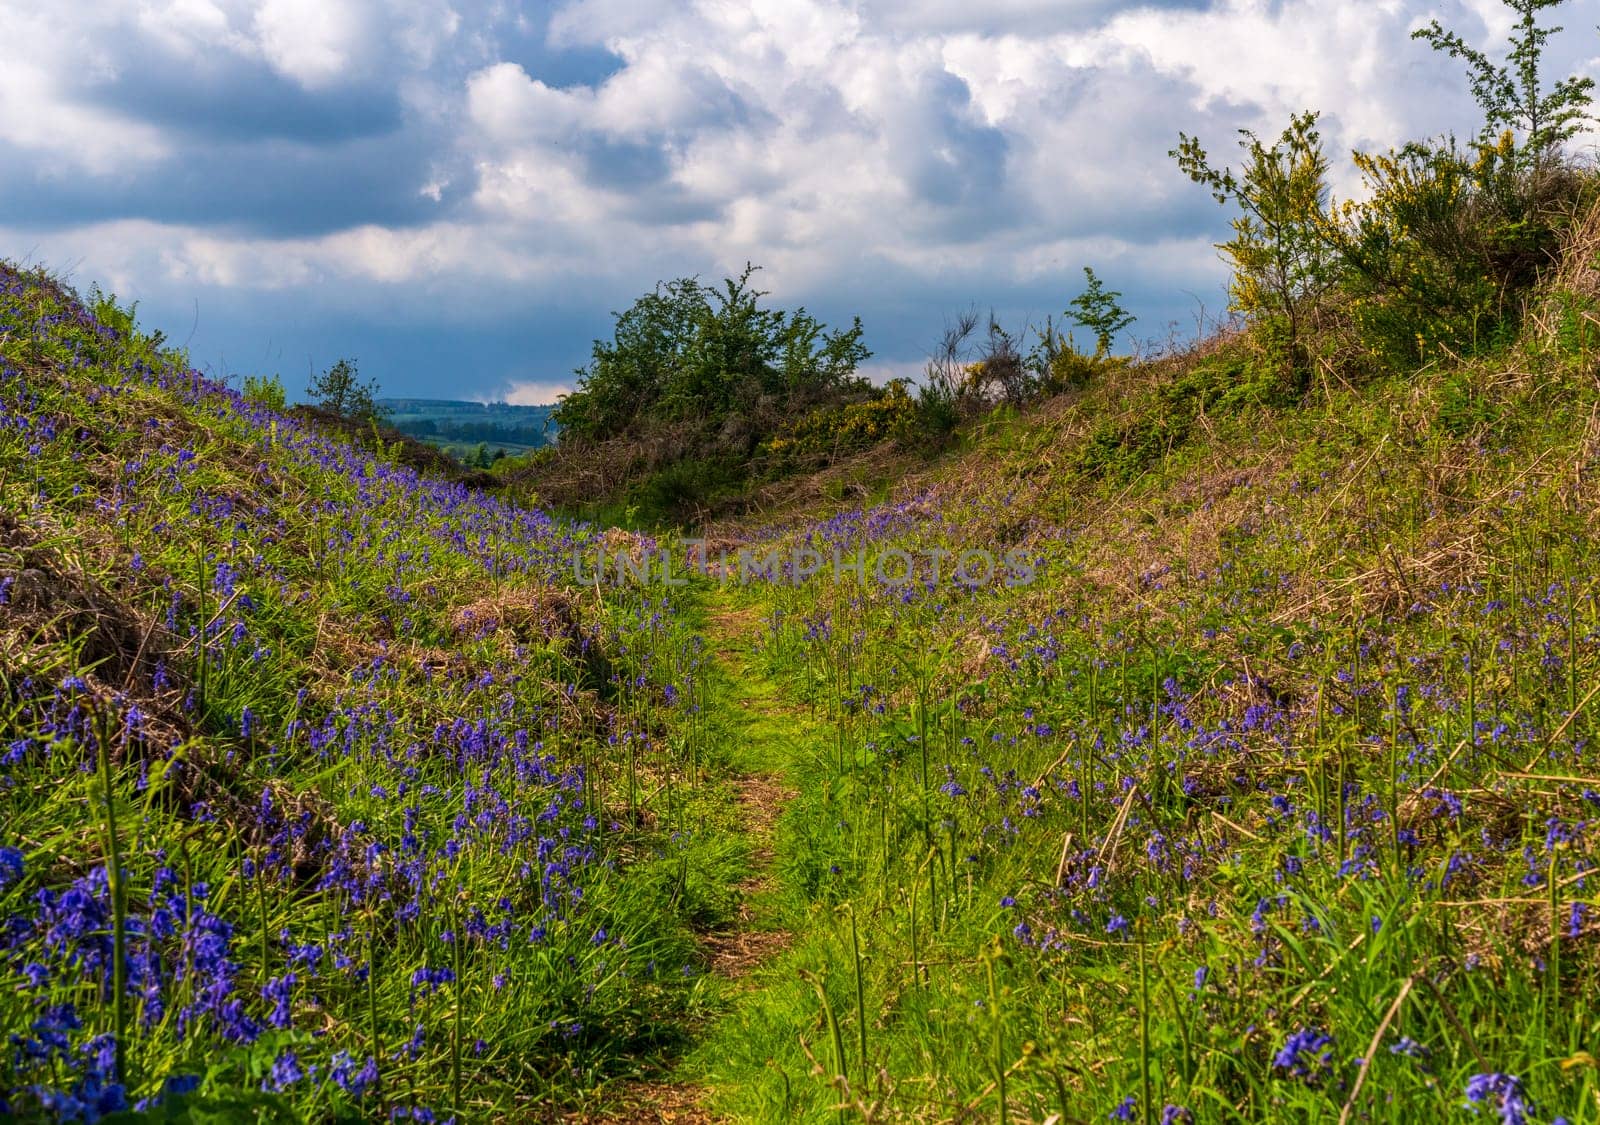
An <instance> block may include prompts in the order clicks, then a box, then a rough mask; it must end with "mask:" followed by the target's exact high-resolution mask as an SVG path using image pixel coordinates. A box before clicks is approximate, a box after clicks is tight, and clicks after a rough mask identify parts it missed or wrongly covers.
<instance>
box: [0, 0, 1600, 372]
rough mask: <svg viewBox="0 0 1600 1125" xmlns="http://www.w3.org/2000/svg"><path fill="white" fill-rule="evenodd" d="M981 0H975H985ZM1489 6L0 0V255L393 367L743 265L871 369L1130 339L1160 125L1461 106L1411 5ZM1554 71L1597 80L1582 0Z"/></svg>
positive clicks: (1162, 183) (1196, 193) (594, 313)
mask: <svg viewBox="0 0 1600 1125" xmlns="http://www.w3.org/2000/svg"><path fill="white" fill-rule="evenodd" d="M980 11H981V12H982V14H981V15H978V14H974V13H977V12H980ZM1435 15H1437V16H1439V17H1440V18H1441V19H1442V20H1443V21H1444V22H1445V23H1446V24H1447V25H1450V26H1454V27H1456V28H1458V29H1459V30H1460V31H1461V32H1462V33H1463V34H1464V35H1466V36H1467V37H1468V39H1469V40H1471V41H1473V42H1475V43H1478V44H1480V45H1482V46H1484V47H1486V48H1494V49H1498V46H1497V45H1498V44H1499V43H1501V42H1502V41H1503V39H1504V36H1505V34H1506V32H1507V31H1508V30H1509V26H1510V23H1509V19H1508V14H1507V11H1506V9H1505V8H1504V7H1503V6H1501V5H1500V4H1499V3H1498V0H1439V2H1438V3H1429V2H1427V0H1350V2H1340V3H1334V2H1332V0H1273V2H1267V0H1161V2H1159V3H1156V4H1142V5H1130V4H1123V3H1118V2H1115V0H989V2H988V3H986V4H977V3H973V2H971V0H925V2H921V3H917V2H914V0H881V2H867V0H861V2H856V3H849V2H844V0H698V2H671V3H667V2H664V3H647V2H643V0H571V2H564V3H547V4H539V3H517V2H515V0H259V2H254V3H252V2H248V0H5V2H4V3H3V4H0V256H4V257H9V258H11V259H13V260H19V261H30V262H39V263H44V264H46V265H47V266H49V267H50V268H52V269H53V270H55V271H56V272H58V273H60V274H63V275H65V276H66V277H67V278H68V279H69V280H71V281H72V282H73V283H74V284H76V285H78V286H80V287H81V288H87V286H88V285H89V284H90V283H91V282H98V283H100V284H101V285H102V286H105V287H107V288H110V289H112V290H113V291H115V292H116V293H118V294H119V295H122V296H125V297H128V298H136V299H137V300H138V301H139V302H140V318H141V320H142V321H143V322H144V323H145V324H146V325H148V326H152V327H160V328H162V329H163V330H164V331H166V333H167V335H168V336H169V337H170V338H171V339H173V340H174V341H176V342H179V343H183V342H187V344H188V347H189V349H190V353H191V356H192V358H193V360H194V361H195V363H196V364H197V365H199V366H202V367H204V368H206V369H208V370H210V371H212V372H213V373H215V374H219V375H220V374H230V373H271V372H280V373H281V374H282V375H283V376H284V379H285V382H286V384H287V385H288V386H289V388H290V390H291V392H297V391H298V390H299V389H300V388H301V387H303V386H304V382H305V378H306V376H307V374H308V372H309V371H311V370H312V369H314V368H315V369H321V368H323V367H326V366H327V365H328V364H330V363H331V362H333V361H334V360H335V359H337V358H339V357H341V356H353V357H356V358H357V359H358V360H359V362H360V365H361V370H362V373H363V374H365V375H373V376H376V377H377V378H378V379H379V381H380V382H381V384H382V386H383V388H384V390H385V392H386V393H390V394H409V395H433V396H437V397H480V398H481V397H490V398H493V397H502V396H508V397H510V398H511V399H512V400H513V401H525V402H538V401H548V400H549V399H550V398H552V397H553V395H554V394H555V393H557V391H558V390H559V389H560V388H562V387H563V386H566V385H570V380H571V371H572V368H573V367H574V366H576V365H577V364H579V363H581V362H582V361H583V360H584V359H585V357H586V355H587V352H588V347H589V342H590V340H591V339H592V338H593V337H595V336H596V335H602V334H606V331H607V328H608V326H609V324H610V313H611V311H612V310H615V309H619V308H622V307H625V306H626V305H627V304H628V303H630V302H631V300H632V298H633V297H635V296H637V295H638V294H639V293H641V292H643V291H645V290H647V289H649V288H650V287H651V286H652V285H653V284H654V283H655V282H656V280H657V279H660V278H666V277H677V276H684V275H690V274H697V275H700V276H701V277H702V278H706V279H715V278H717V277H720V276H722V275H723V274H726V273H728V272H733V271H737V270H738V268H739V267H740V266H741V265H742V264H743V263H744V262H746V261H753V262H755V263H757V264H758V265H761V266H763V267H764V269H763V272H762V274H761V275H760V276H761V280H762V285H763V287H764V288H766V289H768V290H770V291H771V292H772V294H773V298H772V299H773V300H774V301H776V302H779V303H782V304H784V305H794V304H804V305H805V306H806V307H807V308H809V309H810V310H811V311H812V312H814V313H816V314H817V315H818V316H820V317H822V318H823V319H825V320H829V321H843V322H848V319H849V317H850V316H852V315H859V316H860V317H861V318H862V320H863V322H864V324H865V326H866V330H867V339H868V342H869V344H870V346H871V347H872V348H873V350H874V352H875V353H876V355H875V358H874V360H873V365H874V370H875V372H876V373H877V374H879V375H887V374H892V373H899V372H903V371H910V370H913V369H915V368H916V367H917V366H919V360H920V357H921V356H922V355H924V354H925V352H926V349H927V348H928V346H929V345H930V344H931V342H932V341H933V340H934V339H935V338H937V336H938V334H939V331H940V328H941V326H942V324H943V323H944V322H945V320H946V319H947V318H948V317H949V316H951V315H953V314H954V313H957V312H959V311H960V310H962V309H964V308H966V307H968V306H971V305H977V306H979V307H980V308H983V309H990V308H993V309H994V310H995V311H996V312H997V313H998V314H999V315H1000V316H1001V318H1002V320H1004V321H1006V322H1008V323H1010V324H1011V325H1012V326H1014V327H1017V326H1021V325H1022V324H1024V323H1028V322H1035V323H1036V322H1040V321H1042V320H1043V318H1044V316H1045V315H1046V314H1049V313H1056V314H1058V315H1059V313H1060V311H1061V309H1062V308H1063V307H1064V306H1065V303H1066V301H1067V300H1068V299H1070V298H1071V296H1072V295H1073V294H1075V293H1076V292H1077V291H1078V289H1079V288H1081V282H1082V274H1081V269H1082V267H1083V266H1084V265H1086V264H1087V265H1093V266H1094V267H1095V268H1096V270H1097V271H1098V272H1099V273H1100V274H1101V275H1102V276H1103V277H1104V278H1105V279H1106V281H1107V282H1108V284H1110V285H1111V286H1112V287H1113V288H1117V289H1121V290H1122V291H1123V292H1124V293H1125V294H1126V297H1127V301H1126V303H1127V304H1129V306H1130V307H1131V308H1132V309H1133V311H1135V312H1136V313H1137V314H1138V315H1139V318H1140V319H1139V323H1138V325H1137V326H1136V327H1135V329H1134V334H1135V335H1137V336H1139V337H1142V338H1166V337H1168V336H1169V335H1170V334H1171V333H1172V332H1174V331H1176V332H1177V333H1178V334H1180V335H1187V334H1190V333H1192V332H1193V331H1194V330H1195V324H1196V319H1197V314H1198V313H1199V311H1200V310H1202V309H1203V310H1204V311H1205V312H1206V313H1207V314H1212V315H1214V314H1215V313H1217V312H1219V311H1221V308H1222V306H1223V304H1224V298H1223V295H1222V282H1223V276H1224V271H1223V268H1222V266H1221V265H1220V263H1219V262H1218V260H1217V256H1216V251H1215V250H1214V249H1213V246H1212V244H1213V243H1214V242H1216V241H1217V240H1219V239H1220V238H1223V237H1225V236H1226V219H1227V216H1226V214H1225V213H1224V212H1223V211H1222V210H1221V209H1219V208H1217V207H1216V206H1215V205H1214V204H1213V203H1212V201H1211V199H1210V197H1209V196H1208V195H1207V194H1206V193H1205V192H1204V191H1203V190H1201V189H1200V188H1198V187H1196V186H1194V185H1192V184H1190V183H1189V182H1188V181H1187V180H1186V179H1185V178H1184V177H1183V176H1182V175H1181V174H1180V173H1178V171H1177V170H1176V168H1175V166H1174V165H1173V163H1172V161H1171V160H1170V159H1169V158H1168V157H1167V155H1166V154H1167V150H1168V149H1170V148H1171V147H1173V144H1174V142H1175V140H1176V137H1177V133H1178V131H1179V130H1183V131H1186V132H1189V133H1197V134H1199V135H1200V136H1201V137H1202V138H1203V139H1205V140H1206V141H1207V142H1208V143H1209V144H1210V145H1211V146H1212V148H1213V151H1214V152H1216V153H1218V154H1222V153H1226V152H1228V151H1229V150H1231V148H1232V138H1233V136H1234V130H1236V129H1238V128H1241V127H1249V128H1254V129H1257V130H1258V131H1270V132H1272V133H1276V132H1277V131H1278V130H1279V129H1281V128H1282V126H1283V124H1284V123H1285V121H1286V119H1287V116H1288V114H1289V113H1291V112H1293V111H1295V110H1298V109H1302V108H1319V109H1321V110H1322V111H1323V114H1324V132H1325V135H1326V136H1327V138H1328V140H1329V147H1330V151H1331V152H1332V153H1333V154H1334V156H1335V158H1336V159H1335V164H1336V168H1337V169H1338V175H1339V177H1340V180H1339V189H1340V191H1341V192H1346V193H1347V192H1349V191H1351V190H1354V188H1355V187H1356V185H1355V184H1353V183H1351V182H1350V180H1349V178H1348V177H1349V172H1348V170H1347V164H1348V162H1347V161H1346V160H1344V159H1343V158H1342V154H1344V153H1347V152H1348V151H1349V150H1350V149H1352V148H1373V147H1382V146H1387V145H1390V144H1394V143H1397V142H1400V141H1403V140H1405V139H1408V138H1411V137H1420V136H1428V135H1433V134H1438V133H1441V132H1444V131H1447V130H1455V131H1456V132H1458V133H1460V134H1470V133H1471V132H1472V131H1473V130H1474V128H1475V125H1476V122H1477V116H1476V113H1475V111H1474V109H1473V106H1472V104H1471V102H1470V100H1469V99H1468V97H1467V95H1466V93H1465V83H1464V82H1463V80H1462V76H1461V73H1460V71H1459V68H1458V64H1457V63H1455V62H1454V61H1453V60H1450V59H1448V58H1445V57H1443V56H1440V55H1435V54H1433V53H1432V52H1430V51H1429V50H1428V49H1427V47H1426V45H1424V44H1421V43H1416V42H1412V41H1410V40H1409V39H1408V38H1407V34H1408V32H1409V31H1410V30H1411V29H1413V28H1414V27H1416V26H1418V25H1420V24H1422V23H1425V22H1426V21H1427V19H1428V18H1429V17H1431V16H1435ZM1557 16H1558V17H1559V22H1562V23H1564V24H1566V25H1567V27H1568V29H1569V30H1568V32H1567V33H1566V34H1565V35H1563V36H1562V37H1560V39H1559V41H1558V43H1557V44H1556V46H1555V48H1554V50H1553V51H1552V55H1553V56H1554V58H1553V63H1554V66H1555V68H1558V69H1560V70H1561V71H1562V72H1563V73H1569V72H1571V71H1573V70H1581V71H1584V72H1587V73H1589V74H1596V75H1600V35H1597V34H1596V31H1595V27H1594V25H1595V24H1596V23H1600V0H1570V2H1569V3H1568V4H1567V6H1566V7H1564V8H1562V9H1559V10H1558V12H1557Z"/></svg>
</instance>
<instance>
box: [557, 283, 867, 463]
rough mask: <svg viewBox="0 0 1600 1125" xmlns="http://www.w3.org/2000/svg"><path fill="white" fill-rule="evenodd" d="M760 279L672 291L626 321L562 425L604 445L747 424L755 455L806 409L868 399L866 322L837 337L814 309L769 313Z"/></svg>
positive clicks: (564, 407)
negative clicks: (659, 428) (686, 428)
mask: <svg viewBox="0 0 1600 1125" xmlns="http://www.w3.org/2000/svg"><path fill="white" fill-rule="evenodd" d="M754 273H755V267H754V266H746V267H745V270H744V272H743V273H741V274H740V275H739V277H737V278H728V279H726V280H725V281H724V282H723V284H722V286H721V287H720V288H712V287H707V286H704V285H702V284H700V282H699V281H697V280H696V279H694V278H680V279H678V280H676V281H671V282H664V283H662V284H660V285H657V286H656V289H655V291H654V292H651V293H647V294H645V295H644V296H643V297H640V298H639V300H637V301H636V302H634V304H633V305H632V306H631V307H629V308H628V309H626V310H625V311H623V312H621V313H618V314H616V325H615V329H614V332H613V336H612V339H611V340H609V341H602V340H596V341H595V343H594V350H593V357H592V359H591V360H590V362H589V365H588V366H587V367H584V368H580V369H579V370H578V372H577V375H578V387H577V389H576V390H575V391H574V392H573V393H571V394H569V395H567V396H566V397H565V398H563V399H562V400H561V403H560V405H559V406H558V407H557V408H556V410H555V412H554V414H553V417H554V419H555V421H556V422H557V423H558V424H559V425H560V427H561V430H562V433H563V434H564V435H566V436H567V437H568V439H569V440H571V439H578V440H601V439H605V438H611V437H617V436H623V435H628V434H634V433H638V432H640V431H641V430H644V429H647V428H649V427H651V426H652V425H653V424H659V423H664V422H676V421H683V420H694V421H696V422H697V423H699V424H701V425H702V426H703V428H705V429H706V430H708V431H712V430H716V429H719V428H722V427H724V425H725V424H726V423H728V422H729V421H730V420H733V419H736V418H737V419H739V420H740V422H741V423H742V426H741V427H739V428H740V429H741V430H742V432H744V433H745V434H746V435H747V439H746V450H747V451H748V449H749V448H753V447H754V445H755V444H756V441H757V440H759V438H761V437H764V436H766V435H768V434H770V433H772V432H773V430H774V429H775V426H776V423H778V422H779V421H780V420H786V419H787V418H789V417H792V416H793V412H794V410H796V409H797V408H802V407H805V406H808V405H813V404H816V403H820V402H824V401H828V400H830V399H834V398H837V397H838V396H840V395H846V394H851V393H859V392H860V391H861V390H862V389H863V388H864V387H865V385H866V384H865V381H864V380H862V379H860V378H859V377H858V376H856V374H855V369H856V367H857V366H858V365H859V364H860V363H861V362H862V361H863V360H865V359H866V358H867V357H868V355H870V353H869V352H868V351H867V349H866V348H865V347H864V346H863V345H862V343H861V336H862V328H861V323H860V321H859V320H857V321H855V322H854V324H853V325H852V326H851V327H850V328H848V329H840V330H836V331H829V330H828V329H827V328H826V326H825V325H823V324H821V323H820V322H818V321H817V320H816V319H815V318H814V317H812V316H811V315H810V314H809V313H807V312H806V311H805V309H803V308H802V309H797V310H795V311H793V312H786V311H783V310H778V309H769V308H763V307H762V306H761V303H760V302H761V298H762V297H764V296H766V294H765V293H764V292H762V291H760V290H758V289H756V288H754V287H753V285H752V284H751V278H752V276H753V275H754Z"/></svg>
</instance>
